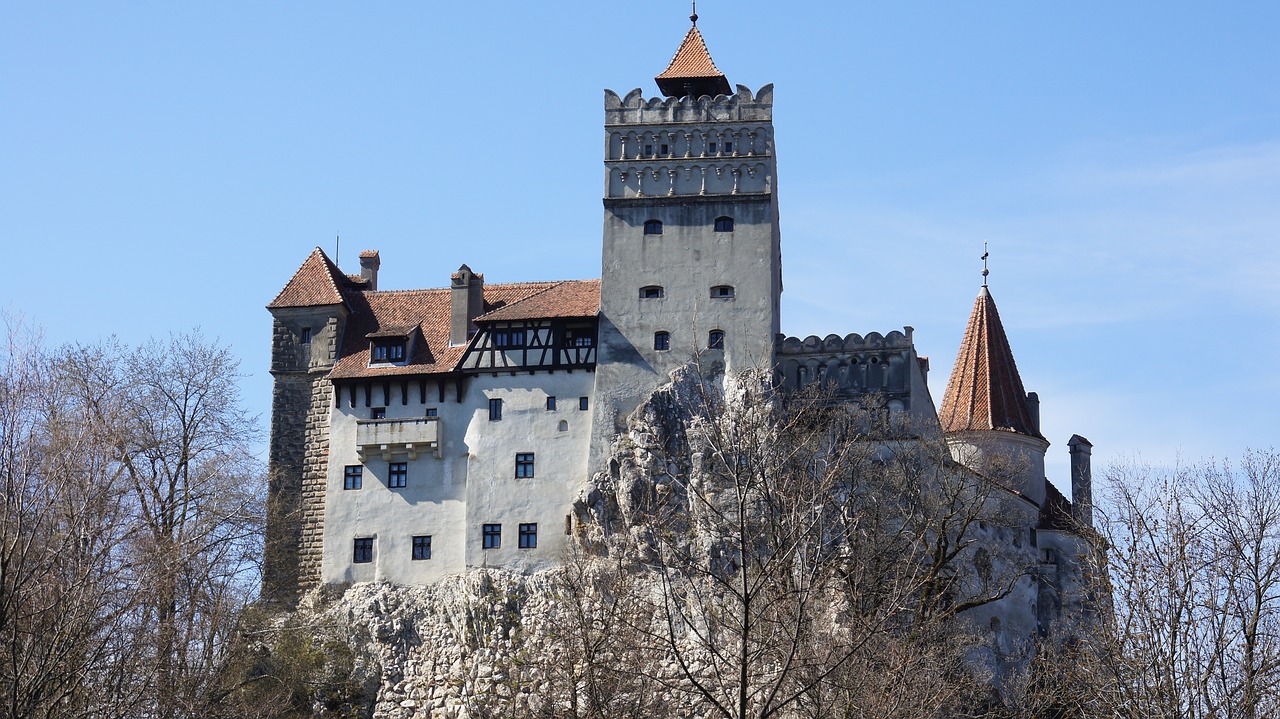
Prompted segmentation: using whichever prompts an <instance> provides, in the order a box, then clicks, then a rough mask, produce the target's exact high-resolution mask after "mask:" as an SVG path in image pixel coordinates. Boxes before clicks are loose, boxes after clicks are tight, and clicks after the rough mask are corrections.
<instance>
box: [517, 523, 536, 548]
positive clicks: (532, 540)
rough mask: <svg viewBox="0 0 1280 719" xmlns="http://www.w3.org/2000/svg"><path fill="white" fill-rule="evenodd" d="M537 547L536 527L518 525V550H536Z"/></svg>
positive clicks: (532, 525) (534, 524)
mask: <svg viewBox="0 0 1280 719" xmlns="http://www.w3.org/2000/svg"><path fill="white" fill-rule="evenodd" d="M537 547H538V525H537V523H532V524H521V525H520V548H521V549H537Z"/></svg>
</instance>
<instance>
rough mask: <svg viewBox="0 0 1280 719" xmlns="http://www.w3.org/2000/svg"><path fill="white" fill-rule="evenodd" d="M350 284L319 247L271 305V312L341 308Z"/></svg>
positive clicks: (269, 307)
mask: <svg viewBox="0 0 1280 719" xmlns="http://www.w3.org/2000/svg"><path fill="white" fill-rule="evenodd" d="M348 285H349V282H348V280H347V278H346V277H345V276H344V275H343V274H342V270H339V269H338V268H337V266H336V265H334V264H333V262H331V261H330V260H329V257H328V256H327V255H325V253H324V250H322V249H320V248H319V247H317V248H315V249H314V250H312V251H311V254H310V255H308V256H307V259H306V260H304V261H303V263H302V266H301V267H299V268H298V271H297V272H295V273H293V278H292V279H290V280H289V282H288V283H287V284H285V286H284V289H282V290H280V294H278V295H276V298H275V299H274V300H272V301H271V304H269V305H267V309H277V308H281V307H319V306H322V305H340V304H342V302H343V295H342V289H344V288H345V287H347V286H348Z"/></svg>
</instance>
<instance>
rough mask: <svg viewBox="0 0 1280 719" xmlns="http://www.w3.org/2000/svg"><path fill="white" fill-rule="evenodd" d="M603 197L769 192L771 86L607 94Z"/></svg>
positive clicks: (771, 168) (771, 171) (771, 174)
mask: <svg viewBox="0 0 1280 719" xmlns="http://www.w3.org/2000/svg"><path fill="white" fill-rule="evenodd" d="M604 105H605V198H606V202H607V201H608V200H612V199H640V198H647V199H653V198H660V197H681V198H687V197H698V196H708V195H710V196H723V195H767V194H770V193H772V192H773V178H774V174H775V162H774V145H773V85H765V86H764V87H762V88H760V90H759V91H758V92H757V93H755V94H754V95H753V94H752V93H751V90H750V89H749V88H747V87H746V86H744V85H738V91H737V92H736V93H735V94H733V95H718V96H716V97H714V98H712V97H708V96H705V95H704V96H702V97H699V98H694V97H681V98H675V97H668V98H657V97H655V98H651V99H648V100H646V99H644V96H643V93H642V92H641V90H640V89H639V88H637V89H635V90H632V91H631V92H629V93H627V95H626V97H624V98H619V97H618V95H617V93H615V92H613V91H612V90H605V102H604Z"/></svg>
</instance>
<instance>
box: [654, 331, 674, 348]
mask: <svg viewBox="0 0 1280 719" xmlns="http://www.w3.org/2000/svg"><path fill="white" fill-rule="evenodd" d="M653 348H654V349H655V350H658V351H659V352H661V351H663V350H669V349H671V333H670V332H654V333H653Z"/></svg>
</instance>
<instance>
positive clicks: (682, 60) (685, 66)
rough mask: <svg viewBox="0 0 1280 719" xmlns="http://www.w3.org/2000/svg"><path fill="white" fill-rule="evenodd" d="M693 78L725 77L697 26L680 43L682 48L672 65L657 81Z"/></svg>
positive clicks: (677, 51) (668, 66)
mask: <svg viewBox="0 0 1280 719" xmlns="http://www.w3.org/2000/svg"><path fill="white" fill-rule="evenodd" d="M691 77H724V73H722V72H720V69H719V68H717V67H716V64H715V62H714V61H713V60H712V59H711V53H710V52H708V51H707V43H706V42H705V41H704V40H703V39H702V33H701V32H698V26H697V25H694V26H693V27H691V28H689V33H688V34H687V35H685V36H684V42H682V43H680V48H679V49H678V50H676V54H675V56H674V57H672V58H671V64H670V65H667V69H666V70H663V71H662V74H661V75H658V77H657V78H656V79H658V80H667V79H679V80H683V79H686V78H691Z"/></svg>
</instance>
